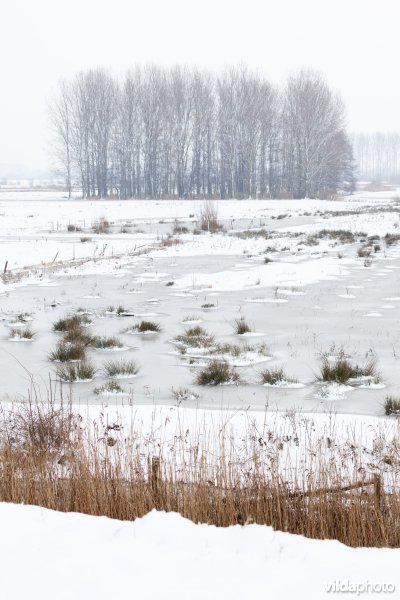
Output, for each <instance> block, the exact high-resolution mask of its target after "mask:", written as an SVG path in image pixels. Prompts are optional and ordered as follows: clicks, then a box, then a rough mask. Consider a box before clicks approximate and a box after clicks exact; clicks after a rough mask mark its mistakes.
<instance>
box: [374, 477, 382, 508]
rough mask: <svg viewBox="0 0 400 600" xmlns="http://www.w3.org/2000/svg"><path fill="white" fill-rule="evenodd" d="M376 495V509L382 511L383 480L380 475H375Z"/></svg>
mask: <svg viewBox="0 0 400 600" xmlns="http://www.w3.org/2000/svg"><path fill="white" fill-rule="evenodd" d="M374 495H375V504H376V508H377V509H379V510H382V480H381V476H380V475H376V474H375V475H374Z"/></svg>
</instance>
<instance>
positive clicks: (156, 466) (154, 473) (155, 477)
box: [150, 456, 160, 503]
mask: <svg viewBox="0 0 400 600" xmlns="http://www.w3.org/2000/svg"><path fill="white" fill-rule="evenodd" d="M159 481H160V459H159V458H158V456H153V458H152V459H151V470H150V485H151V491H152V494H153V500H154V502H155V503H156V502H157V496H158V492H159Z"/></svg>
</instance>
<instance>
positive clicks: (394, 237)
mask: <svg viewBox="0 0 400 600" xmlns="http://www.w3.org/2000/svg"><path fill="white" fill-rule="evenodd" d="M384 240H385V244H386V246H392V244H396V243H397V242H398V241H399V240H400V234H398V233H387V234H386V235H385V237H384Z"/></svg>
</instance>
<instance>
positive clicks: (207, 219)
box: [200, 200, 222, 233]
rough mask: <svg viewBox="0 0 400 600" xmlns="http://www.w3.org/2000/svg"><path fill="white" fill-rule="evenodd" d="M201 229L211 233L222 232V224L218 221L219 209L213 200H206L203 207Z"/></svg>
mask: <svg viewBox="0 0 400 600" xmlns="http://www.w3.org/2000/svg"><path fill="white" fill-rule="evenodd" d="M200 229H201V230H202V231H209V232H210V233H215V232H217V231H221V230H222V224H221V223H220V222H219V221H218V208H217V205H216V204H215V202H213V201H212V200H206V201H205V202H204V203H203V205H202V207H201V211H200Z"/></svg>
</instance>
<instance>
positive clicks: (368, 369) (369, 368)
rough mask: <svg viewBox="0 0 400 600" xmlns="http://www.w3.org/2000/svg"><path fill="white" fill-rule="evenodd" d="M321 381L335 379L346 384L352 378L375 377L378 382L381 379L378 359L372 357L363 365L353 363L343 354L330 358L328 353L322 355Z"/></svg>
mask: <svg viewBox="0 0 400 600" xmlns="http://www.w3.org/2000/svg"><path fill="white" fill-rule="evenodd" d="M319 378H320V380H321V381H334V382H336V383H342V384H346V383H348V381H349V380H351V379H360V378H361V379H362V378H373V379H374V380H375V381H376V382H378V380H380V376H379V373H378V371H377V368H376V360H374V359H371V360H369V361H367V362H366V363H365V365H363V366H359V365H353V364H352V363H351V362H350V361H349V360H348V359H347V358H346V357H345V356H344V355H343V354H341V355H339V356H338V357H336V358H334V359H333V360H329V357H327V356H326V355H323V356H322V359H321V368H320V377H319Z"/></svg>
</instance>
